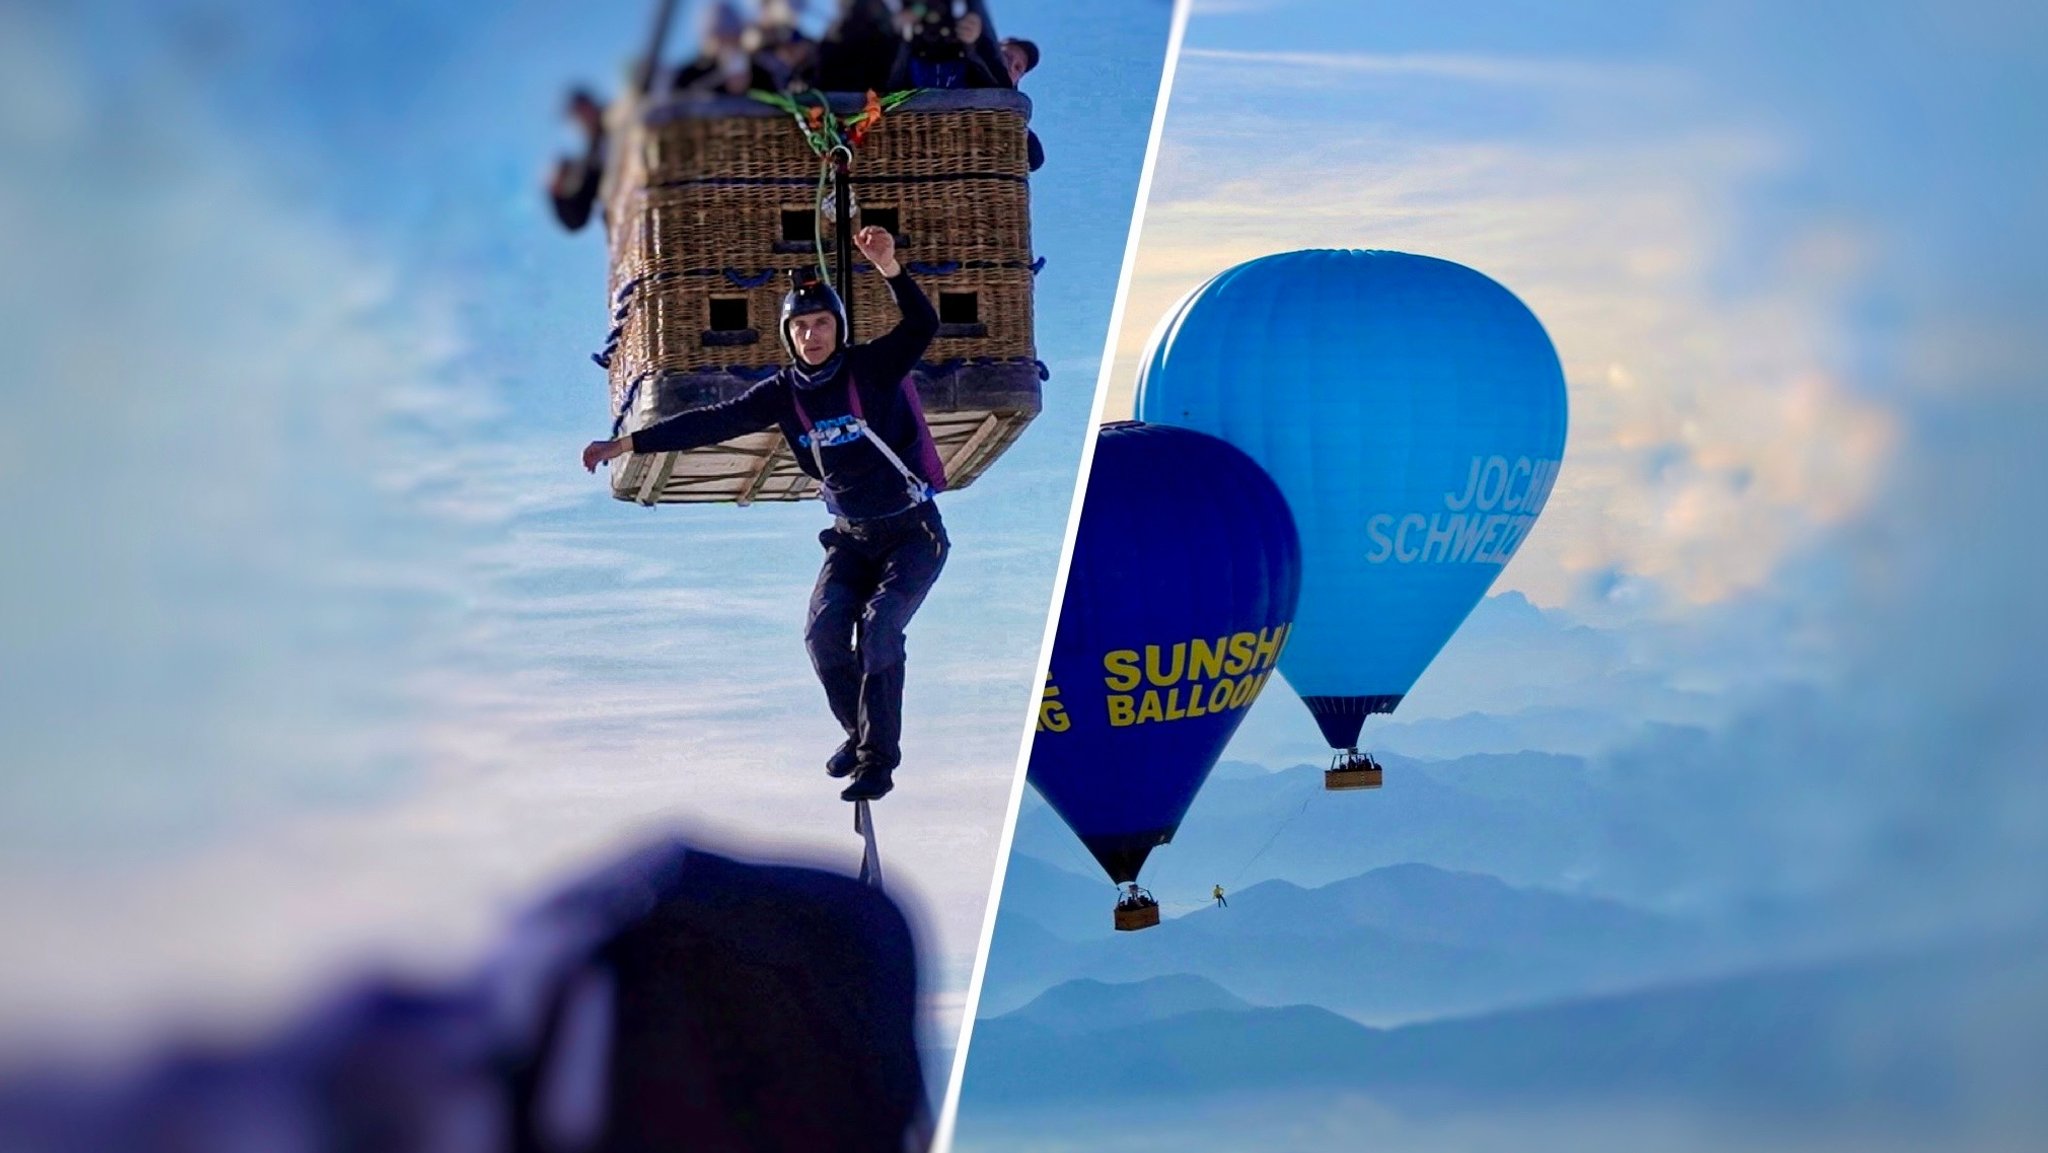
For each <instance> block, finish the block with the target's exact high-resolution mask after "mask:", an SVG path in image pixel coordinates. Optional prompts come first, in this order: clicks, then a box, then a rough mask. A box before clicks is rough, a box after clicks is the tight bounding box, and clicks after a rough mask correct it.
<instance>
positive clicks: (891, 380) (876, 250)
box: [853, 227, 939, 387]
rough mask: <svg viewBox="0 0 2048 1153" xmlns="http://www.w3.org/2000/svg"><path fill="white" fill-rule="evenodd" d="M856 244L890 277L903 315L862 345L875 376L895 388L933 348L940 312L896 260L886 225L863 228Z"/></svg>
mask: <svg viewBox="0 0 2048 1153" xmlns="http://www.w3.org/2000/svg"><path fill="white" fill-rule="evenodd" d="M853 243H854V246H855V247H856V248H859V249H860V251H861V254H862V255H864V256H866V257H867V258H868V259H869V260H871V261H873V262H874V265H875V271H877V272H879V273H881V274H882V275H883V276H885V277H887V278H888V280H889V292H890V293H891V294H892V295H893V296H895V298H896V310H897V311H898V312H900V313H902V318H901V319H899V320H898V321H897V322H896V327H894V328H892V329H890V330H889V331H888V332H885V333H883V334H882V335H881V336H879V337H877V338H875V339H874V340H872V341H869V342H868V343H867V344H866V345H863V346H862V353H861V355H862V359H864V360H866V361H867V362H868V367H869V368H870V370H871V374H872V378H873V379H875V380H880V381H886V382H888V384H889V385H890V386H891V387H894V385H895V383H896V382H897V381H899V380H901V379H903V377H904V376H906V375H908V374H909V372H910V370H911V369H913V368H916V367H917V362H918V361H919V360H921V359H922V358H923V357H924V352H925V349H927V348H929V347H931V343H932V337H934V336H936V335H938V331H939V314H938V312H936V311H935V310H934V309H933V308H932V302H931V301H930V300H928V299H927V298H926V297H925V294H924V290H923V289H921V288H919V287H918V286H917V282H916V281H914V280H912V279H911V278H910V274H909V273H908V272H905V271H903V266H902V265H900V264H898V263H896V238H895V237H894V236H891V235H890V234H889V230H888V229H886V228H874V227H869V228H863V229H861V230H860V231H859V232H857V233H855V234H854V237H853Z"/></svg>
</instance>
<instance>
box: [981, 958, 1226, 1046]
mask: <svg viewBox="0 0 2048 1153" xmlns="http://www.w3.org/2000/svg"><path fill="white" fill-rule="evenodd" d="M1251 1007H1252V1005H1251V1003H1250V1002H1248V1001H1246V1000H1244V999H1243V998H1241V997H1239V996H1237V995H1236V994H1234V993H1232V992H1230V991H1229V990H1228V989H1225V988H1223V987H1222V986H1220V985H1218V984H1216V983H1215V982H1214V981H1205V980H1203V979H1202V978H1200V977H1194V976H1189V975H1188V974H1185V973H1176V974H1174V975H1172V976H1167V977H1154V978H1152V979H1150V980H1147V981H1134V982H1132V983H1130V984H1127V985H1111V984H1108V983H1105V982H1102V981H1091V980H1087V979H1085V978H1084V979H1082V980H1079V981H1068V982H1067V983H1065V984H1063V985H1058V986H1055V987H1054V988H1051V989H1048V990H1046V991H1045V992H1044V993H1043V994H1041V995H1039V996H1038V997H1036V998H1034V999H1033V1000H1032V1001H1031V1003H1030V1004H1028V1005H1026V1006H1024V1007H1023V1008H1021V1009H1018V1010H1017V1011H1016V1012H1014V1013H1011V1014H1009V1015H1008V1016H1007V1018H1006V1019H1007V1020H1012V1021H1019V1022H1024V1023H1027V1024H1030V1025H1034V1026H1037V1027H1039V1028H1042V1029H1045V1030H1048V1031H1050V1032H1054V1033H1063V1034H1069V1035H1071V1034H1077V1033H1090V1032H1099V1031H1101V1030H1104V1029H1115V1028H1122V1027H1124V1026H1127V1025H1142V1024H1146V1023H1149V1022H1153V1021H1163V1020H1166V1019H1167V1018H1169V1017H1178V1016H1181V1015H1183V1014H1187V1013H1200V1012H1205V1011H1208V1010H1212V1009H1220V1010H1225V1011H1236V1010H1241V1009H1249V1008H1251Z"/></svg>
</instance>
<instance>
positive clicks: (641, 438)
mask: <svg viewBox="0 0 2048 1153" xmlns="http://www.w3.org/2000/svg"><path fill="white" fill-rule="evenodd" d="M781 396H782V392H781V389H780V387H779V386H778V385H777V384H776V382H775V381H774V380H772V379H771V380H764V381H762V382H761V383H759V384H757V385H755V386H754V387H752V388H750V389H748V390H747V391H745V392H743V393H741V394H740V395H738V396H736V397H734V398H732V399H731V400H728V401H725V402H724V403H722V404H711V405H706V406H704V407H703V408H693V409H689V410H688V411H685V412H679V413H677V414H676V415H674V416H672V417H669V418H668V419H667V420H664V421H662V422H661V423H660V424H652V425H649V426H647V427H646V428H643V429H641V430H640V431H639V432H629V433H627V434H626V435H624V436H622V437H619V438H617V439H615V440H593V441H591V442H590V444H589V445H588V446H586V447H585V448H584V450H583V467H584V469H585V471H588V472H596V471H597V466H598V465H600V464H603V463H604V462H605V461H608V460H612V459H614V458H616V457H621V456H624V455H626V454H627V453H629V452H681V451H684V450H686V449H692V448H702V447H703V446H705V445H707V444H717V443H718V442H720V441H725V440H731V439H732V438H733V437H736V436H745V435H746V434H747V433H750V432H759V431H760V430H762V429H764V428H767V427H768V426H769V425H772V424H774V423H775V421H776V418H777V417H779V416H780V415H781V412H780V409H779V403H780V398H781Z"/></svg>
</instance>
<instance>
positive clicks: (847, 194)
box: [829, 144, 854, 347]
mask: <svg viewBox="0 0 2048 1153" xmlns="http://www.w3.org/2000/svg"><path fill="white" fill-rule="evenodd" d="M829 162H830V164H831V165H832V183H833V189H834V200H835V203H834V205H833V207H834V208H835V209H836V210H837V211H836V212H835V213H834V215H835V217H836V219H835V220H834V221H833V223H832V233H833V238H834V241H835V242H836V243H837V244H838V246H839V284H840V290H839V307H840V309H841V310H842V311H844V312H845V313H846V331H845V332H842V333H840V334H839V343H840V345H841V346H842V347H844V346H846V345H849V344H852V343H853V334H854V327H853V174H852V169H853V149H851V148H848V147H847V146H846V145H844V144H841V145H839V146H838V147H836V148H834V149H833V150H832V153H831V157H830V160H829Z"/></svg>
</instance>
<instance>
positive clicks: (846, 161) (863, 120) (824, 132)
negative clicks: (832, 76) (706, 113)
mask: <svg viewBox="0 0 2048 1153" xmlns="http://www.w3.org/2000/svg"><path fill="white" fill-rule="evenodd" d="M919 91H921V90H920V89H916V88H911V89H906V90H904V91H902V92H891V93H890V94H889V95H887V96H881V95H878V94H876V93H875V91H874V90H873V89H870V90H869V91H868V95H867V102H866V103H865V104H864V105H862V106H861V110H860V111H859V112H857V113H855V114H853V115H852V116H850V117H845V118H842V117H840V116H839V115H838V114H837V113H835V112H833V111H832V102H831V101H830V100H828V99H827V98H826V96H825V94H824V93H822V92H808V93H802V94H799V95H798V96H791V95H789V94H787V93H782V92H763V91H760V90H758V89H756V90H754V91H751V92H748V93H747V96H748V97H749V98H751V99H754V100H758V101H760V102H761V103H763V104H766V105H769V106H770V107H773V108H779V109H781V110H782V111H784V112H787V113H788V114H789V116H790V119H792V120H794V121H796V127H797V131H798V132H799V133H800V134H802V136H803V138H804V143H805V144H807V145H809V146H810V149H811V151H812V153H814V154H815V155H816V156H817V157H818V160H819V168H818V191H817V201H816V206H815V212H816V213H817V216H818V218H819V220H820V221H822V220H823V219H824V216H825V200H826V196H827V191H826V190H827V188H828V187H832V188H833V189H834V195H835V199H836V203H837V210H836V212H835V213H834V215H835V218H836V219H835V221H834V227H835V228H837V229H838V232H839V238H838V245H839V251H838V253H837V255H838V261H837V263H838V265H839V276H838V283H834V278H833V275H832V268H831V266H830V264H828V262H827V261H826V260H825V236H824V233H823V232H822V231H818V232H817V235H816V238H815V242H814V245H813V250H814V252H815V254H816V257H817V262H818V276H819V278H820V279H822V280H824V282H825V283H826V285H828V286H830V287H832V288H834V289H835V290H837V291H839V293H840V298H841V303H843V304H844V305H845V306H846V310H847V313H846V317H847V327H848V328H849V329H851V328H852V327H853V284H852V281H853V253H852V243H853V238H852V237H851V236H850V235H849V234H848V230H849V229H850V228H851V227H852V215H853V190H852V168H853V153H854V150H855V149H857V148H859V147H860V146H861V144H862V142H864V141H865V140H866V139H867V135H868V133H870V132H872V131H874V130H875V129H876V128H878V127H880V126H881V123H882V119H883V117H884V116H885V115H886V114H887V113H889V112H892V111H894V110H895V109H896V108H897V107H899V106H900V105H902V103H903V102H904V101H906V100H909V99H910V98H911V97H913V96H915V95H917V94H918V92H919ZM803 96H813V97H816V98H817V103H815V104H807V103H805V102H804V100H803V99H802V97H803ZM846 339H847V340H849V341H850V340H851V339H852V334H851V333H850V332H849V333H847V334H846Z"/></svg>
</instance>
